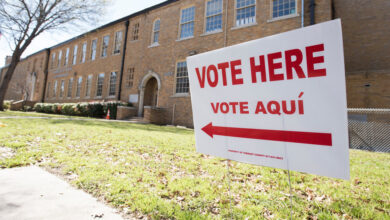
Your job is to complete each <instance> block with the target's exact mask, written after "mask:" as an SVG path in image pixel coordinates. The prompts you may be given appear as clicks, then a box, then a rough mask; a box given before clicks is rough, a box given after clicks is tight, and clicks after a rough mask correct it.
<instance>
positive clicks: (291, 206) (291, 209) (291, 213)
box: [287, 169, 293, 220]
mask: <svg viewBox="0 0 390 220" xmlns="http://www.w3.org/2000/svg"><path fill="white" fill-rule="evenodd" d="M287 173H288V185H290V219H291V220H292V219H293V202H292V188H291V178H290V169H288V170H287Z"/></svg>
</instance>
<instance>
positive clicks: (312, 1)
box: [309, 0, 316, 25]
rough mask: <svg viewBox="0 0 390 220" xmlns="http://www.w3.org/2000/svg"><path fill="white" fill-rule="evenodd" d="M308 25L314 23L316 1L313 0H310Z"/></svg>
mask: <svg viewBox="0 0 390 220" xmlns="http://www.w3.org/2000/svg"><path fill="white" fill-rule="evenodd" d="M309 7H310V25H313V24H315V23H316V22H315V7H316V3H315V0H311V1H310V6H309Z"/></svg>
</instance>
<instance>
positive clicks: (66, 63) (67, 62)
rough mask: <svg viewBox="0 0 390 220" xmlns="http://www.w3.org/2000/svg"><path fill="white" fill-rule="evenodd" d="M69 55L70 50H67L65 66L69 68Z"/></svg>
mask: <svg viewBox="0 0 390 220" xmlns="http://www.w3.org/2000/svg"><path fill="white" fill-rule="evenodd" d="M69 53H70V48H69V47H68V48H66V52H65V63H64V66H67V65H68V64H69Z"/></svg>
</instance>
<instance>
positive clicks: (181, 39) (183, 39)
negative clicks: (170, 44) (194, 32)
mask: <svg viewBox="0 0 390 220" xmlns="http://www.w3.org/2000/svg"><path fill="white" fill-rule="evenodd" d="M192 38H194V36H191V37H186V38H180V39H177V40H176V41H177V42H178V41H185V40H189V39H192Z"/></svg>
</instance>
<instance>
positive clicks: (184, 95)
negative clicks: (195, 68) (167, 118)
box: [170, 93, 191, 98]
mask: <svg viewBox="0 0 390 220" xmlns="http://www.w3.org/2000/svg"><path fill="white" fill-rule="evenodd" d="M185 97H191V95H190V93H175V94H174V95H171V96H170V98H185Z"/></svg>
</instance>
